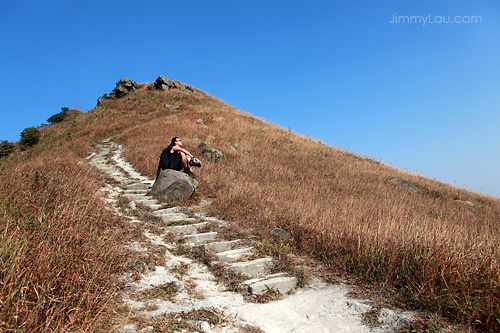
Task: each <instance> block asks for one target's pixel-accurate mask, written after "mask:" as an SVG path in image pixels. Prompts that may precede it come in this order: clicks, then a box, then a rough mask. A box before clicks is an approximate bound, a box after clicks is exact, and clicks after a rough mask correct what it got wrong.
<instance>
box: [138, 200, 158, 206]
mask: <svg viewBox="0 0 500 333" xmlns="http://www.w3.org/2000/svg"><path fill="white" fill-rule="evenodd" d="M135 203H138V204H141V205H146V206H149V205H154V204H157V203H158V200H156V199H149V200H135Z"/></svg>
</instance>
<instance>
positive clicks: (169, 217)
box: [154, 213, 198, 223]
mask: <svg viewBox="0 0 500 333" xmlns="http://www.w3.org/2000/svg"><path fill="white" fill-rule="evenodd" d="M154 215H155V216H156V217H159V218H160V219H161V220H162V221H163V222H167V223H171V222H178V221H186V222H189V223H195V222H196V221H198V220H197V219H195V218H190V217H189V216H187V215H186V214H182V213H170V214H154Z"/></svg>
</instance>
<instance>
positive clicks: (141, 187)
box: [127, 182, 149, 190]
mask: <svg viewBox="0 0 500 333" xmlns="http://www.w3.org/2000/svg"><path fill="white" fill-rule="evenodd" d="M127 190H149V185H147V184H141V183H137V182H134V183H133V184H129V185H127Z"/></svg>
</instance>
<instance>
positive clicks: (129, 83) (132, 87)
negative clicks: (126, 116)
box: [97, 77, 139, 105]
mask: <svg viewBox="0 0 500 333" xmlns="http://www.w3.org/2000/svg"><path fill="white" fill-rule="evenodd" d="M138 88H139V86H138V85H137V83H136V82H135V81H134V80H130V79H129V78H127V77H124V78H122V79H120V81H118V82H116V87H115V89H113V90H112V91H111V92H110V93H109V95H107V94H104V95H103V96H101V97H99V98H98V99H97V105H103V104H105V103H106V102H107V100H109V99H117V98H121V97H124V96H126V95H127V94H128V93H129V92H131V91H136V90H137V89H138Z"/></svg>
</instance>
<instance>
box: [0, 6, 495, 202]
mask: <svg viewBox="0 0 500 333" xmlns="http://www.w3.org/2000/svg"><path fill="white" fill-rule="evenodd" d="M404 16H408V18H406V19H405V17H404ZM410 16H414V17H413V18H412V23H409V22H408V20H409V17H410ZM417 16H418V17H419V18H418V19H417V18H416V17H417ZM474 16H476V18H474ZM477 17H480V19H479V18H477ZM395 18H396V19H395ZM394 21H395V23H391V22H394ZM431 21H432V23H431ZM439 21H444V22H449V23H438V22H439ZM397 22H399V23H397ZM0 43H1V47H2V52H0V63H1V64H2V65H1V66H0V100H1V101H2V102H1V104H0V112H1V122H0V140H9V141H17V140H19V134H20V132H21V131H22V130H23V129H24V128H26V127H30V126H35V125H39V124H42V123H45V122H46V120H47V118H49V117H50V116H51V115H53V114H55V113H58V112H59V111H60V110H61V107H64V106H67V107H73V106H75V105H78V106H80V107H81V108H83V110H84V111H88V110H90V109H92V108H93V107H94V106H95V104H96V99H97V97H99V96H101V95H102V94H104V93H109V92H110V91H111V90H112V89H113V88H114V86H115V83H116V82H117V81H118V80H119V79H120V78H122V77H128V78H131V79H134V80H135V81H137V82H151V81H154V80H155V79H156V78H157V77H158V75H160V74H161V75H165V76H166V77H169V78H171V79H177V80H179V81H182V82H185V83H188V84H190V85H193V86H195V87H197V88H200V89H203V90H205V91H206V92H208V93H210V94H212V95H215V96H217V97H219V98H221V99H222V100H224V101H226V102H228V103H230V104H232V105H234V106H236V107H238V108H239V109H241V110H243V111H247V112H249V113H251V114H253V115H256V116H259V117H262V118H264V119H267V120H269V121H272V122H274V123H277V124H279V125H281V126H283V127H285V128H291V129H293V130H294V131H295V132H297V133H301V134H304V135H309V136H310V137H312V138H315V139H318V140H321V141H323V142H325V143H327V144H331V145H335V146H339V147H344V148H346V149H350V150H352V151H356V152H358V153H359V154H362V155H370V156H374V157H377V158H382V159H383V160H384V161H385V162H386V163H388V164H394V165H397V166H399V167H401V168H403V169H406V170H408V171H411V172H417V173H420V174H423V175H425V176H427V177H429V178H433V179H437V180H440V181H443V182H447V183H451V184H453V185H456V186H458V187H463V188H466V189H470V190H473V191H476V192H481V193H485V194H490V195H494V196H497V197H500V173H499V171H498V170H499V165H500V130H499V129H500V61H499V59H500V2H499V1H496V0H492V1H481V0H476V1H436V0H434V1H410V0H401V1H354V0H353V1H272V0H271V1H256V0H252V1H239V0H233V1H189V0H187V1H125V0H122V1H89V0H87V1H77V0H68V1H22V0H17V1H2V0H0Z"/></svg>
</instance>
